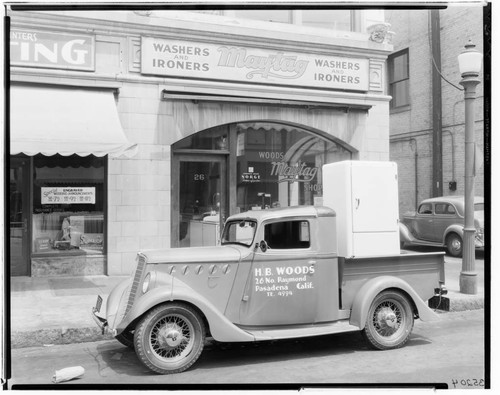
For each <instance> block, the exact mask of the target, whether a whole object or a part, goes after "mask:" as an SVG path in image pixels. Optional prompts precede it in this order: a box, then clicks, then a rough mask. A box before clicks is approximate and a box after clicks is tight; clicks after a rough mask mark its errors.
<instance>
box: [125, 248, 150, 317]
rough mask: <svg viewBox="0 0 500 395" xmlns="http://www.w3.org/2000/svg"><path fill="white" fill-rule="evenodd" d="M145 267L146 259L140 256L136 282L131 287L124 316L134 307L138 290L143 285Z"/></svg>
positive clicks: (135, 276) (136, 270) (135, 277)
mask: <svg viewBox="0 0 500 395" xmlns="http://www.w3.org/2000/svg"><path fill="white" fill-rule="evenodd" d="M145 267H146V259H145V258H144V257H143V256H140V257H139V260H138V262H137V268H136V269H135V275H134V281H133V283H132V285H131V287H130V295H129V297H128V303H127V308H126V309H125V314H124V316H126V315H127V314H128V312H129V311H130V309H131V308H132V305H133V304H134V300H135V296H136V294H137V289H138V288H139V284H140V283H141V280H142V275H143V273H144V268H145Z"/></svg>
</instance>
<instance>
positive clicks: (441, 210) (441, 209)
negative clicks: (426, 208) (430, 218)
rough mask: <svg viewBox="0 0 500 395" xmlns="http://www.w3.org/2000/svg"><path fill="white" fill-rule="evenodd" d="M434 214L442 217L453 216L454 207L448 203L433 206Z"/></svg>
mask: <svg viewBox="0 0 500 395" xmlns="http://www.w3.org/2000/svg"><path fill="white" fill-rule="evenodd" d="M434 212H435V213H436V214H442V215H452V214H455V212H456V211H455V207H453V206H452V205H451V204H448V203H436V205H435V206H434Z"/></svg>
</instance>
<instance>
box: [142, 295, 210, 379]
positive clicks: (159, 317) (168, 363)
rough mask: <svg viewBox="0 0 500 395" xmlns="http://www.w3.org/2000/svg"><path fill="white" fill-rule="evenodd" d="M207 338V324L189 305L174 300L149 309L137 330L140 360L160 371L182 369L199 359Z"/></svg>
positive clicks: (161, 372)
mask: <svg viewBox="0 0 500 395" xmlns="http://www.w3.org/2000/svg"><path fill="white" fill-rule="evenodd" d="M204 342H205V325H204V323H203V320H202V319H201V317H200V315H199V314H198V313H197V312H196V311H195V310H194V309H193V308H192V307H190V306H187V305H184V304H179V303H172V304H164V305H160V306H158V307H156V308H154V309H153V310H151V311H150V312H149V313H147V314H146V315H145V316H144V317H143V318H142V319H141V321H140V322H139V324H138V325H137V327H136V330H135V333H134V343H135V351H136V353H137V356H138V357H139V359H140V361H141V362H142V363H143V364H144V365H146V366H147V367H148V368H149V369H151V370H152V371H154V372H156V373H160V374H170V373H179V372H182V371H184V370H186V369H188V368H189V367H190V366H191V365H192V364H193V363H195V362H196V360H197V359H198V357H199V356H200V354H201V352H202V351H203V346H204Z"/></svg>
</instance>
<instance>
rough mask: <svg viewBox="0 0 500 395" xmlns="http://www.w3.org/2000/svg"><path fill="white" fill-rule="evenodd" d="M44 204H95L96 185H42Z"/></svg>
mask: <svg viewBox="0 0 500 395" xmlns="http://www.w3.org/2000/svg"><path fill="white" fill-rule="evenodd" d="M41 200H42V204H95V187H85V188H73V187H67V188H48V187H42V199H41Z"/></svg>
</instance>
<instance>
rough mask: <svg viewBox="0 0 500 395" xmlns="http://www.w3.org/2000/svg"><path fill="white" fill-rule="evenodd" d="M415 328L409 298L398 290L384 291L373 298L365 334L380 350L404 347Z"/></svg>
mask: <svg viewBox="0 0 500 395" xmlns="http://www.w3.org/2000/svg"><path fill="white" fill-rule="evenodd" d="M412 329H413V310H412V306H411V304H410V302H409V301H408V298H407V297H406V296H405V295H403V294H402V293H401V292H398V291H383V292H381V293H379V294H378V295H377V296H376V297H375V299H374V300H373V302H372V304H371V306H370V310H369V311H368V317H367V319H366V324H365V329H364V331H363V334H364V336H365V338H366V340H367V341H368V343H369V344H370V346H372V347H373V348H375V349H378V350H389V349H392V348H399V347H402V346H403V345H404V344H405V343H406V342H407V341H408V339H409V337H410V334H411V331H412Z"/></svg>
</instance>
